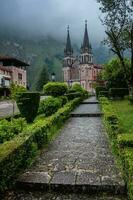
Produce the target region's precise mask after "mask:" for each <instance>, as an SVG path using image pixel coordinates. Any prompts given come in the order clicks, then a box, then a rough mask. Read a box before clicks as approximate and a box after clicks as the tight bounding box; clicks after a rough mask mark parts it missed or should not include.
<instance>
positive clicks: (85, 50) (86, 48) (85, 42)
mask: <svg viewBox="0 0 133 200" xmlns="http://www.w3.org/2000/svg"><path fill="white" fill-rule="evenodd" d="M81 51H82V53H90V43H89V36H88V29H87V20H85V32H84V39H83V44H82V46H81Z"/></svg>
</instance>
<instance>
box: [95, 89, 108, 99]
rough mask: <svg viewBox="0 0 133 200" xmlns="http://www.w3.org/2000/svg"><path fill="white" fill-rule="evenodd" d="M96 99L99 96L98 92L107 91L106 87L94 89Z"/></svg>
mask: <svg viewBox="0 0 133 200" xmlns="http://www.w3.org/2000/svg"><path fill="white" fill-rule="evenodd" d="M95 90H96V97H97V98H98V96H99V94H100V92H101V91H102V92H103V91H107V88H106V87H103V86H98V87H96V89H95Z"/></svg>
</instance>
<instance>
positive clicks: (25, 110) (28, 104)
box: [16, 92, 40, 123]
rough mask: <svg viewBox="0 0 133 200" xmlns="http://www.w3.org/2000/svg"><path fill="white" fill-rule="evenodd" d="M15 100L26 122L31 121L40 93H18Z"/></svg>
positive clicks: (33, 117) (36, 108) (35, 111)
mask: <svg viewBox="0 0 133 200" xmlns="http://www.w3.org/2000/svg"><path fill="white" fill-rule="evenodd" d="M16 100H17V105H18V108H19V111H20V113H21V116H22V117H24V118H25V119H26V121H27V122H28V123H30V122H33V120H34V119H35V117H36V115H37V112H38V107H39V101H40V94H39V93H37V92H24V93H18V94H17V96H16Z"/></svg>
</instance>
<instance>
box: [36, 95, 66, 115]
mask: <svg viewBox="0 0 133 200" xmlns="http://www.w3.org/2000/svg"><path fill="white" fill-rule="evenodd" d="M61 107H62V100H61V99H59V98H54V97H47V98H46V99H44V100H42V101H41V102H40V105H39V109H38V113H39V114H45V116H46V117H47V116H50V115H52V114H54V113H55V112H56V111H57V110H58V109H59V108H61Z"/></svg>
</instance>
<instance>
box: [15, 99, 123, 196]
mask: <svg viewBox="0 0 133 200" xmlns="http://www.w3.org/2000/svg"><path fill="white" fill-rule="evenodd" d="M86 102H88V104H87V103H86V104H81V105H80V106H79V107H78V108H77V109H76V110H75V111H74V112H73V113H76V114H77V113H83V114H84V113H89V112H91V113H98V112H99V113H100V112H101V111H100V109H99V107H98V104H97V102H96V99H95V98H90V99H89V100H87V101H86ZM90 102H96V103H95V104H92V103H90ZM17 185H18V187H19V188H20V187H21V188H24V189H25V188H26V189H27V187H28V188H35V189H43V190H45V191H47V193H46V194H43V195H47V194H48V191H49V190H50V191H64V192H75V193H76V192H83V193H87V194H92V193H93V194H96V195H95V197H93V198H91V196H90V197H88V196H84V195H82V197H81V198H77V197H76V196H75V198H73V197H72V196H73V195H74V194H72V195H67V196H64V197H63V198H62V197H61V195H60V196H59V197H58V198H53V199H58V200H60V199H70V200H71V199H75V200H76V199H77V200H80V199H85V200H87V199H88V200H89V199H90V200H91V199H94V200H95V199H99V200H103V199H104V200H106V199H110V200H113V199H114V200H115V199H117V200H120V199H121V200H122V199H124V200H125V197H124V198H122V197H120V196H117V197H114V196H113V194H118V195H119V194H121V195H122V196H124V194H125V184H124V181H123V178H122V175H121V172H120V171H119V169H118V168H117V166H116V164H115V161H114V157H113V155H112V153H111V150H110V148H109V144H108V139H107V136H106V133H105V130H104V127H103V125H102V121H101V118H100V117H72V118H70V119H69V120H68V121H67V122H66V124H65V126H64V127H63V128H62V129H61V130H60V133H59V135H58V136H57V138H56V139H55V140H54V141H53V142H52V143H51V144H50V145H49V146H48V148H47V149H44V150H43V151H42V152H41V154H40V156H39V157H38V158H37V159H36V161H35V163H34V164H33V165H32V167H31V168H29V169H28V170H26V172H25V173H24V174H23V175H22V176H20V177H19V179H18V181H17ZM101 192H105V193H110V194H111V196H108V197H107V198H106V197H105V198H103V197H101V198H100V197H98V193H101ZM19 194H21V193H18V195H19ZM52 194H53V193H51V195H52ZM34 195H35V194H34V193H33V196H34ZM57 196H58V195H57ZM53 197H54V194H53ZM25 199H26V198H25ZM29 199H30V198H29ZM33 199H34V198H33ZM49 199H52V197H51V198H49Z"/></svg>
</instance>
